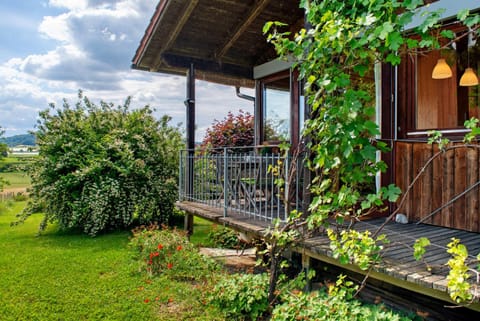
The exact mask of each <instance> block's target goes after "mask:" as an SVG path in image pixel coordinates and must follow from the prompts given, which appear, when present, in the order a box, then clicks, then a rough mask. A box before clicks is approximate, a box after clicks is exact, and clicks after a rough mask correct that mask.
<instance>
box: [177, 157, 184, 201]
mask: <svg viewBox="0 0 480 321" xmlns="http://www.w3.org/2000/svg"><path fill="white" fill-rule="evenodd" d="M179 153H180V161H179V164H178V198H179V201H183V199H184V195H185V174H184V168H183V151H180V152H179Z"/></svg>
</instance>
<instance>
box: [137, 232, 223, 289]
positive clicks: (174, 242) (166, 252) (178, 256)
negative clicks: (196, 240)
mask: <svg viewBox="0 0 480 321" xmlns="http://www.w3.org/2000/svg"><path fill="white" fill-rule="evenodd" d="M129 245H130V246H131V247H132V248H134V249H136V251H137V253H138V259H139V263H140V270H142V271H145V272H147V273H148V275H151V276H153V275H160V274H164V275H167V276H169V277H170V278H174V279H180V280H201V279H204V278H205V277H207V276H208V273H206V272H208V271H213V270H215V269H216V267H217V265H216V264H215V262H214V261H213V260H211V259H210V258H207V257H206V256H204V255H202V254H200V253H199V251H198V248H197V247H195V246H194V245H193V244H192V243H190V242H189V241H188V238H187V236H186V234H185V232H183V231H178V230H176V229H173V230H171V229H168V228H162V229H158V226H156V225H151V226H149V227H148V228H145V227H140V228H137V229H135V230H134V233H133V237H132V239H131V241H130V243H129Z"/></svg>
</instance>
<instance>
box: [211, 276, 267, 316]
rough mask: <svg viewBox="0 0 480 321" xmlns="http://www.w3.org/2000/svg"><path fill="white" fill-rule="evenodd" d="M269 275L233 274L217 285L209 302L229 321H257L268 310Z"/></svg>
mask: <svg viewBox="0 0 480 321" xmlns="http://www.w3.org/2000/svg"><path fill="white" fill-rule="evenodd" d="M268 280H269V277H268V275H267V274H265V273H262V274H233V275H228V276H227V277H225V278H223V279H221V280H220V281H219V282H218V283H217V284H215V286H214V288H213V290H212V292H211V293H210V295H209V301H210V303H211V304H213V305H214V306H216V307H218V308H219V309H220V310H221V311H223V312H224V314H225V316H226V317H227V318H228V319H229V320H257V319H258V318H259V317H261V316H262V315H263V314H264V313H265V312H266V311H267V309H268Z"/></svg>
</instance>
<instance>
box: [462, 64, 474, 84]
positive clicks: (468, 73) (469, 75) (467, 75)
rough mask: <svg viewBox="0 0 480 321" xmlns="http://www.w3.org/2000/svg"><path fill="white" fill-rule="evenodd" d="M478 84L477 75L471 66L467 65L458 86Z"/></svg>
mask: <svg viewBox="0 0 480 321" xmlns="http://www.w3.org/2000/svg"><path fill="white" fill-rule="evenodd" d="M476 85H478V77H477V75H475V72H474V71H473V69H472V68H470V67H468V68H467V69H465V72H464V73H463V75H462V78H460V86H476Z"/></svg>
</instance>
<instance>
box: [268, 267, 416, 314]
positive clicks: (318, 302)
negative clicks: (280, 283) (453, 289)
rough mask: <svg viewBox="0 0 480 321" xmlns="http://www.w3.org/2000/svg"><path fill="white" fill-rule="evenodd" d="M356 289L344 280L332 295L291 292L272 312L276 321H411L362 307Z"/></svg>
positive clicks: (374, 307) (378, 307) (381, 309)
mask: <svg viewBox="0 0 480 321" xmlns="http://www.w3.org/2000/svg"><path fill="white" fill-rule="evenodd" d="M355 291H356V287H354V286H353V284H352V282H350V281H345V280H344V277H343V276H340V278H339V280H338V281H337V283H336V285H335V286H332V287H330V290H329V292H328V293H327V292H323V291H314V292H311V293H303V292H299V291H297V292H291V294H290V295H289V296H287V297H286V298H285V301H284V302H283V303H282V304H280V305H277V306H276V307H275V309H274V310H273V312H272V318H271V320H272V321H296V320H322V321H367V320H377V321H382V320H383V321H407V320H411V319H410V318H408V317H406V316H402V315H401V314H398V313H395V312H393V311H390V310H388V309H386V308H385V307H384V306H382V305H362V303H361V302H360V301H358V300H354V299H353V294H354V292H355Z"/></svg>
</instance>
